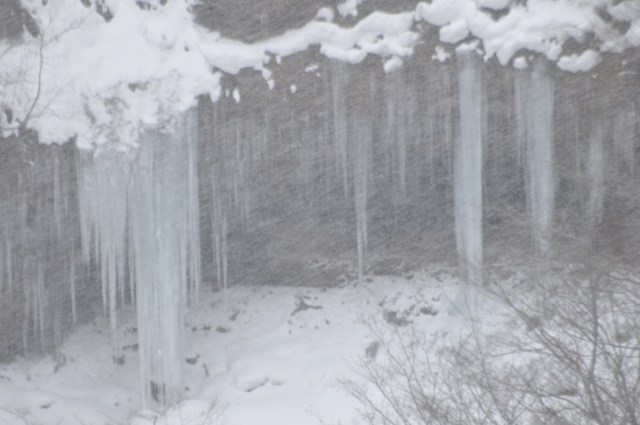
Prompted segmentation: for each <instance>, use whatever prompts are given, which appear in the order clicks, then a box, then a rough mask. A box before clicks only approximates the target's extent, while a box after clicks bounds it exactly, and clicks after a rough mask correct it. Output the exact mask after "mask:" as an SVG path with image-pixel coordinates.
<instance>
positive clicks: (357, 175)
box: [350, 113, 371, 282]
mask: <svg viewBox="0 0 640 425" xmlns="http://www.w3.org/2000/svg"><path fill="white" fill-rule="evenodd" d="M351 118H352V120H353V123H352V125H353V127H354V128H353V132H352V134H351V135H350V138H351V139H352V143H353V145H354V146H353V148H354V152H353V155H352V160H353V194H354V201H355V210H356V238H357V247H358V281H359V282H362V279H363V275H364V256H365V253H366V250H367V180H368V178H369V176H368V167H369V164H368V162H369V161H368V156H369V145H370V144H371V140H370V139H371V122H370V121H369V120H367V119H366V117H365V116H364V114H362V113H357V114H354V116H353V117H351Z"/></svg>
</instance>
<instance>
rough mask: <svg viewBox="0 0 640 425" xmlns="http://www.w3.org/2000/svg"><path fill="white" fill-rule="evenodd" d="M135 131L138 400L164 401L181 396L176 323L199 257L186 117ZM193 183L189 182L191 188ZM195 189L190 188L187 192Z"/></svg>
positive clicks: (192, 143) (191, 137) (193, 140)
mask: <svg viewBox="0 0 640 425" xmlns="http://www.w3.org/2000/svg"><path fill="white" fill-rule="evenodd" d="M190 119H191V118H190V117H187V119H186V121H185V122H183V123H181V125H177V126H176V127H178V128H175V127H174V128H172V129H165V130H158V129H149V130H147V131H145V133H144V134H143V136H142V141H141V149H140V152H139V158H138V160H137V162H136V163H135V164H134V166H133V172H132V179H131V185H130V191H131V196H130V203H129V204H130V235H131V243H132V244H133V255H134V259H133V261H134V264H135V282H136V288H137V291H136V292H137V297H136V298H137V317H138V338H139V352H140V368H141V384H142V394H143V403H144V405H145V406H150V405H153V404H162V405H170V404H173V403H175V402H177V401H178V400H179V399H180V397H181V395H182V377H181V365H182V358H183V356H182V351H181V347H182V328H183V318H184V310H185V302H186V292H187V288H191V289H192V290H197V289H195V288H197V286H198V284H197V282H191V283H190V282H189V281H190V280H191V281H193V279H194V278H196V277H199V265H198V264H197V263H194V261H197V260H193V261H191V260H190V258H192V257H194V256H195V257H199V256H200V253H199V252H196V250H197V249H198V246H199V245H198V243H199V235H198V234H197V233H196V231H195V230H196V228H195V227H194V226H195V225H196V223H198V212H197V196H196V195H195V194H197V180H196V181H194V179H195V178H196V177H195V176H196V173H195V170H194V169H193V168H194V167H195V161H194V155H195V154H194V150H195V149H196V146H197V134H194V131H195V130H194V127H193V126H192V124H193V122H192V121H190ZM194 185H195V186H194ZM194 191H195V192H194Z"/></svg>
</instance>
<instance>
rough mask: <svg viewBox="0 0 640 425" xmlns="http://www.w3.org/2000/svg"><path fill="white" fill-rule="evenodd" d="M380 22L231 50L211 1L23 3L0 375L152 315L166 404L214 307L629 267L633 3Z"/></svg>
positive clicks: (441, 5) (234, 44)
mask: <svg viewBox="0 0 640 425" xmlns="http://www.w3.org/2000/svg"><path fill="white" fill-rule="evenodd" d="M53 3H55V7H54V6H53V5H52V4H53ZM275 3H277V4H278V5H279V7H281V8H282V10H285V9H286V8H287V4H286V2H275ZM275 3H274V4H275ZM360 3H362V4H360ZM382 3H383V2H374V1H373V0H370V1H369V2H345V3H341V4H340V5H338V6H337V7H333V6H325V7H322V6H324V5H322V4H321V5H318V7H317V8H315V9H313V10H312V12H313V13H311V14H310V15H309V13H310V12H309V10H308V9H306V8H305V9H304V10H303V11H302V13H301V14H300V15H299V16H298V15H295V14H294V15H295V16H297V17H291V18H290V19H291V20H292V21H291V22H294V21H295V23H291V27H290V28H293V29H292V30H291V31H290V32H284V30H283V28H282V27H281V26H280V25H279V24H278V23H277V22H280V21H278V19H281V18H282V17H281V16H277V15H272V14H269V13H266V12H265V13H266V14H265V15H264V16H265V17H263V18H260V19H259V20H260V22H261V26H260V28H261V29H260V31H258V30H255V31H253V32H251V31H247V33H246V34H245V33H242V32H241V31H240V33H239V34H238V33H237V31H238V30H237V28H236V27H234V25H232V22H233V20H228V19H227V20H225V19H223V20H222V21H220V19H222V18H220V17H219V16H218V15H220V14H221V15H224V13H220V14H216V13H214V12H215V8H216V6H215V4H213V3H210V4H209V3H204V4H203V5H200V6H197V7H195V9H194V10H196V13H198V15H197V21H198V22H199V23H200V24H202V25H209V26H211V27H212V29H207V28H205V27H202V26H197V25H194V24H193V16H192V15H191V14H190V12H189V7H188V6H189V5H190V4H189V2H178V1H175V2H168V3H167V4H166V5H162V4H161V3H160V2H153V1H148V2H139V4H138V5H137V6H136V5H134V4H133V3H132V2H124V1H117V0H114V1H110V2H107V1H104V2H103V1H95V2H92V1H87V2H84V3H81V2H76V1H75V0H73V1H72V0H68V1H66V0H65V1H60V2H50V3H49V4H42V3H41V2H24V4H23V9H22V10H23V11H25V12H26V13H27V15H25V16H28V17H29V19H27V21H25V22H27V23H28V25H27V30H29V31H27V32H25V33H24V34H23V35H22V36H18V37H16V36H15V34H14V36H12V37H9V36H7V38H6V39H5V40H4V41H3V42H2V45H1V47H2V48H3V49H4V50H3V52H4V53H3V55H2V56H0V65H3V66H0V75H1V77H0V84H1V87H0V88H1V89H2V90H1V92H0V94H1V96H2V97H1V98H0V101H1V102H2V107H3V110H2V114H0V117H1V120H0V126H1V129H2V132H3V136H5V139H3V141H2V144H1V146H0V150H1V154H2V157H1V158H2V161H3V166H2V167H1V168H0V174H1V175H2V180H1V181H2V184H1V185H0V191H1V196H0V208H2V210H1V211H2V225H1V226H0V232H1V233H0V235H1V236H2V240H1V241H0V242H1V243H0V254H1V261H0V280H1V282H2V283H1V285H2V286H1V288H2V289H1V293H2V297H0V326H1V328H2V329H3V331H2V333H1V334H0V360H3V361H8V360H11V359H12V358H14V357H15V356H16V355H37V354H40V353H46V352H53V353H55V350H56V347H58V346H59V344H60V342H61V341H62V338H63V337H64V335H65V333H66V332H68V331H69V329H71V328H72V326H73V325H74V324H75V323H77V322H83V321H86V320H88V319H90V318H92V317H95V316H96V315H104V316H106V317H108V318H109V320H110V322H111V326H112V330H115V329H116V328H117V326H118V315H119V313H120V311H121V310H122V309H134V310H136V311H137V317H138V333H139V339H140V356H141V370H142V376H143V379H142V383H141V385H142V392H143V394H144V395H145V402H146V403H147V404H153V403H154V402H157V403H172V402H173V401H175V400H177V399H178V398H179V397H180V366H179V364H180V363H181V361H180V359H181V354H180V351H179V346H180V338H181V337H180V334H181V331H182V315H183V313H184V308H185V306H186V305H187V303H188V302H197V299H198V293H199V292H200V291H204V290H220V289H224V288H226V287H228V286H229V285H240V284H257V285H281V284H286V285H338V284H340V283H342V282H346V281H359V282H363V283H366V280H367V276H369V275H371V274H396V275H408V274H409V273H410V272H411V270H412V269H415V268H418V267H421V266H423V265H426V264H429V263H433V262H442V261H447V262H459V263H460V265H461V268H460V271H461V275H462V276H465V277H466V278H467V279H468V280H469V281H475V282H479V281H482V280H483V277H484V276H483V269H484V268H487V267H491V266H492V265H493V264H499V263H502V262H507V261H508V262H513V263H517V262H518V261H523V259H526V258H527V256H528V255H540V254H542V255H544V256H546V257H547V258H555V259H559V260H564V261H571V259H572V256H578V255H599V256H608V257H610V258H611V259H612V261H625V262H629V263H631V262H633V261H635V253H636V252H637V250H638V242H640V240H639V236H640V234H639V232H638V230H637V229H638V219H639V218H640V217H638V214H639V212H638V209H637V205H638V202H639V201H640V193H639V189H638V188H640V185H638V183H639V182H638V167H636V166H635V162H637V159H638V158H637V156H638V148H637V142H636V140H637V138H638V135H639V134H638V132H639V130H640V129H639V128H638V119H637V114H636V110H637V107H638V96H637V94H638V91H637V87H638V77H637V72H638V65H639V63H640V61H639V59H640V56H639V55H638V53H637V52H636V50H637V49H633V48H634V47H635V46H637V45H638V44H640V35H638V34H640V33H639V31H640V30H638V28H640V27H639V26H638V22H640V10H638V9H637V7H634V6H633V5H634V4H635V3H632V2H630V1H628V0H627V1H623V2H615V4H614V3H609V2H606V1H555V2H549V1H543V0H535V1H534V0H530V1H529V2H526V3H524V2H517V1H516V2H508V1H505V2H502V1H484V2H474V1H470V0H458V1H448V0H440V1H435V0H434V1H433V2H431V3H429V4H427V3H418V4H415V3H410V2H408V3H407V4H405V3H401V2H394V6H393V7H394V8H395V10H391V9H385V7H386V6H385V5H383V4H382ZM387 6H388V5H387ZM308 7H309V8H311V6H308ZM367 8H368V9H367ZM225 10H227V9H225ZM264 10H267V9H264ZM292 10H293V9H292ZM296 10H302V9H296ZM380 10H383V11H384V12H381V11H380ZM212 11H213V12H212ZM369 12H371V13H369ZM208 13H209V14H208ZM226 13H230V12H228V11H227V12H226ZM238 13H240V12H238ZM291 13H293V12H291ZM231 15H232V16H235V15H234V14H231ZM54 18H55V19H54ZM238 19H239V18H238ZM256 19H257V18H256ZM285 21H286V22H289V21H287V20H285ZM274 22H275V23H274ZM218 26H219V27H220V31H221V33H218V32H216V31H213V30H216V29H217V28H218ZM233 31H236V33H234V32H233ZM12 34H13V33H12ZM229 37H234V38H237V39H240V40H243V41H237V40H234V39H231V38H229ZM247 42H253V43H252V44H248V43H247ZM123 46H129V47H128V48H126V49H125V48H124V47H123ZM625 49H627V50H625ZM69 63H71V64H73V66H69ZM187 110H190V111H191V112H189V113H187V112H186V111H187ZM69 140H72V141H75V146H74V144H73V143H66V144H62V145H61V146H58V145H56V144H55V143H63V142H65V141H69ZM38 141H39V142H44V143H49V144H51V143H54V144H53V145H51V146H45V145H43V144H41V143H38ZM112 333H113V335H114V337H113V351H114V353H113V354H114V356H113V357H114V361H116V360H117V358H118V352H119V350H121V349H122V347H120V346H119V344H118V341H117V340H116V339H115V331H113V332H112Z"/></svg>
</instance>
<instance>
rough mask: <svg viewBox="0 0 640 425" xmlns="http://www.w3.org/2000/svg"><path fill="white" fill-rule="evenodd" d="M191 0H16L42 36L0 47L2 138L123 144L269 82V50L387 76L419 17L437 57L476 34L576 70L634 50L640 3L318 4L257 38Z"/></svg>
mask: <svg viewBox="0 0 640 425" xmlns="http://www.w3.org/2000/svg"><path fill="white" fill-rule="evenodd" d="M361 2H362V1H355V0H354V1H345V2H343V3H341V4H340V5H339V6H338V10H337V12H338V13H339V14H341V15H351V16H356V15H357V7H358V5H359V4H360V3H361ZM43 3H44V4H43ZM191 3H192V1H191V0H186V1H172V2H167V3H166V5H164V6H161V5H159V4H157V3H155V2H150V3H149V4H150V5H151V7H150V8H146V9H145V8H141V7H138V6H137V5H136V4H135V3H134V2H131V1H130V0H108V1H106V2H105V5H106V6H107V7H108V9H109V13H110V14H111V15H112V19H110V20H107V19H105V18H103V16H101V15H100V14H98V13H97V12H96V10H95V8H96V6H95V5H93V4H91V5H90V6H89V7H85V6H84V5H83V4H82V2H79V1H77V0H57V1H49V2H41V1H38V0H23V5H24V6H25V8H26V9H27V10H28V11H29V12H30V13H31V15H32V16H33V18H34V19H35V21H36V22H37V24H38V27H39V29H40V36H39V37H31V36H29V35H25V40H24V43H22V44H19V45H15V44H10V43H9V42H8V41H4V42H2V43H0V106H1V109H2V110H0V129H1V130H2V135H3V136H8V135H9V134H12V133H14V132H16V131H17V130H18V128H19V126H20V125H21V123H23V125H24V126H26V127H27V128H31V129H34V130H36V131H37V132H38V133H39V137H40V141H41V142H43V143H64V142H66V141H68V140H71V139H74V138H75V140H76V143H77V144H78V146H80V147H83V148H91V147H95V146H99V145H102V144H105V143H107V142H108V141H114V140H116V141H118V143H117V146H119V147H120V148H122V149H130V148H131V147H135V146H136V143H137V140H138V133H139V131H140V130H141V129H142V128H144V126H155V125H158V124H159V123H163V122H166V121H168V120H169V119H170V118H171V117H173V116H175V115H177V114H178V113H180V112H182V111H184V110H186V109H188V108H190V107H192V106H194V105H195V97H196V96H199V95H202V94H209V95H210V96H211V98H212V99H213V100H217V98H218V97H219V96H220V90H221V89H220V77H221V75H222V74H221V73H229V74H236V73H238V72H239V71H240V70H241V69H245V68H249V69H254V70H256V71H260V72H262V75H263V77H264V78H265V80H266V81H265V83H266V84H268V86H269V87H270V88H273V87H274V85H275V84H276V82H275V81H274V80H273V79H272V73H271V71H270V70H269V68H270V66H271V63H270V59H271V56H276V58H281V57H285V56H289V55H293V54H295V53H298V52H302V51H304V50H306V49H308V48H309V46H311V45H319V46H320V52H321V53H322V54H324V55H325V56H327V57H329V58H332V59H336V60H340V61H344V62H349V63H359V62H361V61H362V60H364V58H365V57H366V56H367V55H369V54H374V55H380V56H382V57H384V58H385V59H386V60H385V70H386V71H387V72H391V71H392V70H393V69H395V68H397V67H399V66H401V64H402V58H404V57H407V56H410V55H412V53H413V47H414V46H415V45H416V44H417V43H418V42H420V38H421V36H420V33H419V32H418V30H417V29H416V28H417V27H416V26H415V25H414V24H415V23H416V22H419V21H425V22H427V23H429V24H431V25H435V26H438V27H440V33H439V35H440V41H441V42H442V44H441V45H438V46H433V47H434V51H436V52H438V53H439V54H438V55H436V56H437V57H438V58H439V59H442V60H444V59H446V57H447V56H448V54H449V53H450V52H452V51H453V48H454V47H455V45H456V44H457V43H460V42H464V41H465V40H467V39H468V38H469V37H472V38H475V39H478V40H480V41H481V45H482V51H483V54H484V56H485V59H489V58H491V57H496V58H497V59H498V60H499V61H500V63H502V64H503V65H507V64H509V63H511V61H512V59H514V58H515V59H517V63H516V65H517V67H518V68H523V67H526V65H527V57H526V56H523V54H528V53H531V52H534V53H538V54H542V55H544V56H546V57H547V58H548V59H549V60H551V61H555V62H557V64H558V66H559V67H560V68H561V69H563V70H569V71H572V72H577V71H587V70H589V69H591V68H592V67H593V66H595V65H596V64H597V63H598V62H599V52H598V51H596V50H594V49H598V50H600V51H610V52H622V51H624V50H625V49H627V48H630V47H638V46H640V6H638V4H637V2H632V1H623V2H620V3H618V4H617V5H615V6H613V5H611V4H610V3H609V2H608V1H606V0H564V1H560V0H528V1H527V3H526V6H525V5H520V4H515V3H514V2H513V1H510V0H433V1H431V2H430V3H420V4H418V6H417V8H416V9H415V10H413V11H407V12H405V13H400V14H387V13H380V12H376V13H373V14H371V15H369V16H367V17H365V18H363V19H361V20H360V21H359V22H358V23H357V24H355V25H354V26H353V27H350V28H344V27H341V26H340V25H338V24H336V23H334V22H332V19H333V16H334V13H333V10H332V9H330V8H328V7H325V8H322V9H321V10H320V12H322V13H320V12H319V14H318V17H317V19H316V20H314V21H312V22H309V23H308V24H307V25H305V26H304V27H302V28H300V29H296V30H290V31H287V32H285V33H284V34H283V35H280V36H277V37H274V38H271V39H267V40H263V41H260V42H257V43H254V44H246V43H242V42H239V41H235V40H230V39H225V38H222V37H220V35H219V34H218V33H217V32H215V31H209V30H206V29H204V28H202V27H199V26H197V25H196V24H194V22H193V19H192V16H191V14H190V12H189V9H190V6H191ZM505 7H508V9H503V8H505ZM497 9H503V10H502V12H501V13H502V15H503V16H500V17H499V18H497V19H494V17H492V16H491V13H489V11H491V10H497ZM603 16H605V17H607V16H608V17H609V18H606V19H605V18H603ZM612 20H615V21H619V22H626V23H627V24H628V29H627V30H626V31H625V32H621V31H619V30H616V29H615V28H614V27H613V24H612V23H611V22H612ZM609 21H611V22H609ZM590 34H594V35H595V39H596V41H597V43H596V44H595V47H593V46H594V44H593V42H592V47H591V48H590V50H585V51H582V52H578V53H576V52H568V54H564V55H563V45H564V44H565V42H566V41H568V40H569V39H574V40H576V41H578V42H582V41H584V40H586V39H587V38H588V36H589V35H590ZM467 41H468V40H467ZM447 45H451V47H446V46H447ZM3 111H4V113H2V112H3ZM6 111H10V113H6Z"/></svg>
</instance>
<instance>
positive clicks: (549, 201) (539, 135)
mask: <svg viewBox="0 0 640 425" xmlns="http://www.w3.org/2000/svg"><path fill="white" fill-rule="evenodd" d="M546 68H547V63H546V60H545V59H542V58H540V59H538V60H536V61H535V63H534V66H533V71H532V72H531V73H530V74H529V81H528V83H527V87H526V96H525V98H526V103H527V108H526V110H527V111H528V114H527V119H526V135H527V147H526V151H527V167H528V173H527V174H528V178H527V180H526V183H527V192H528V194H527V195H528V196H527V200H528V208H529V213H530V215H531V219H532V221H533V228H534V230H533V231H534V240H535V242H536V246H537V249H538V250H539V252H540V253H541V254H543V255H546V254H547V253H548V251H549V233H550V231H551V223H552V220H553V218H552V217H553V199H554V178H553V97H554V94H553V93H554V87H553V80H552V79H551V77H550V76H549V74H548V72H547V70H546Z"/></svg>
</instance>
